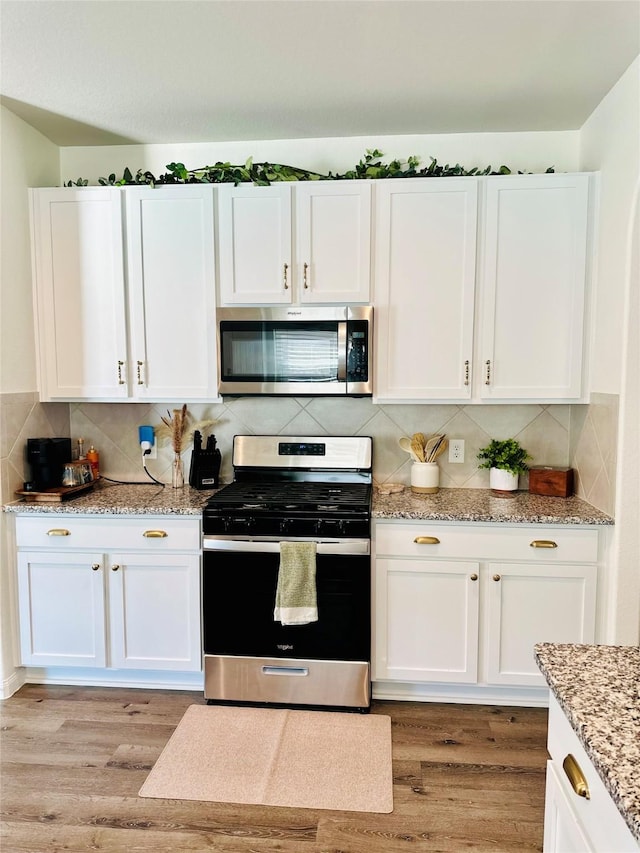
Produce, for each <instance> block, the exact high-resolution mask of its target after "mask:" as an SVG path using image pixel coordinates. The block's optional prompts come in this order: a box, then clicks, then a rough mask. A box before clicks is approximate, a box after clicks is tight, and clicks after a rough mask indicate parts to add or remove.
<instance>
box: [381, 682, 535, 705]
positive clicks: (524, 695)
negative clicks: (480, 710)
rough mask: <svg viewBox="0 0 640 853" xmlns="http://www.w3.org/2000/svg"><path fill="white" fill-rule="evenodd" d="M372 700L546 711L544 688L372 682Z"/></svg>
mask: <svg viewBox="0 0 640 853" xmlns="http://www.w3.org/2000/svg"><path fill="white" fill-rule="evenodd" d="M372 696H373V698H374V699H388V700H393V701H396V702H444V703H453V704H463V705H514V706H516V707H523V708H547V707H548V706H549V689H548V688H547V687H500V686H498V685H492V686H489V685H480V684H474V685H468V686H466V685H452V684H416V683H413V682H406V681H403V682H392V681H374V682H373V684H372Z"/></svg>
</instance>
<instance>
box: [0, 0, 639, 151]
mask: <svg viewBox="0 0 640 853" xmlns="http://www.w3.org/2000/svg"><path fill="white" fill-rule="evenodd" d="M0 51H1V53H0V55H1V60H0V63H1V64H0V73H1V77H0V80H1V87H0V92H1V95H2V103H3V104H4V105H5V106H7V107H8V108H9V109H10V110H12V111H13V112H15V113H16V114H17V115H19V116H20V117H22V118H24V119H25V120H26V121H27V122H29V124H32V125H33V126H34V127H36V128H37V129H39V130H40V131H41V132H42V133H44V134H45V135H46V136H47V137H49V138H50V139H51V140H52V141H53V142H55V143H57V144H58V145H62V146H68V145H109V144H121V143H166V142H177V143H180V142H217V141H230V140H238V141H241V140H259V139H298V138H305V137H309V138H322V137H332V136H375V135H388V134H394V135H395V134H398V135H399V134H433V133H468V132H491V131H544V130H572V129H578V128H580V127H581V126H582V124H583V123H584V122H585V120H586V119H587V118H588V116H589V115H590V113H591V112H592V111H593V109H594V108H595V107H596V106H597V104H598V103H599V102H600V100H601V99H602V98H603V97H604V95H605V94H606V93H607V92H608V91H609V89H610V88H611V87H612V86H613V85H614V84H615V82H616V81H617V80H618V79H619V78H620V76H621V75H622V74H623V73H624V71H625V70H626V69H627V68H628V67H629V65H630V64H631V62H632V61H633V60H634V58H635V57H636V56H637V55H638V54H639V53H640V0H603V2H600V0H340V1H339V2H338V0H0Z"/></svg>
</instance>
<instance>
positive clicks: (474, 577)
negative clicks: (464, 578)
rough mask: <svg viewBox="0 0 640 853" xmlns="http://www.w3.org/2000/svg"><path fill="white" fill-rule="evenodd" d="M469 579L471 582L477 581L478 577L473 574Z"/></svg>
mask: <svg viewBox="0 0 640 853" xmlns="http://www.w3.org/2000/svg"><path fill="white" fill-rule="evenodd" d="M469 577H470V578H471V580H472V581H477V580H478V575H477V574H476V573H475V572H474V573H473V574H472V575H470V576H469Z"/></svg>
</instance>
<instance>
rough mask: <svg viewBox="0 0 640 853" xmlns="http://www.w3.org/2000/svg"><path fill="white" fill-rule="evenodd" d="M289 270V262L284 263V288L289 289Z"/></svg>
mask: <svg viewBox="0 0 640 853" xmlns="http://www.w3.org/2000/svg"><path fill="white" fill-rule="evenodd" d="M288 271H289V264H285V265H284V289H285V290H289V285H288V284H287V273H288Z"/></svg>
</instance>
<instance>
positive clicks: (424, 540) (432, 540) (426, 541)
mask: <svg viewBox="0 0 640 853" xmlns="http://www.w3.org/2000/svg"><path fill="white" fill-rule="evenodd" d="M413 541H414V542H415V543H416V545H439V544H440V540H439V539H438V537H437V536H416V538H415V539H414V540H413Z"/></svg>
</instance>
